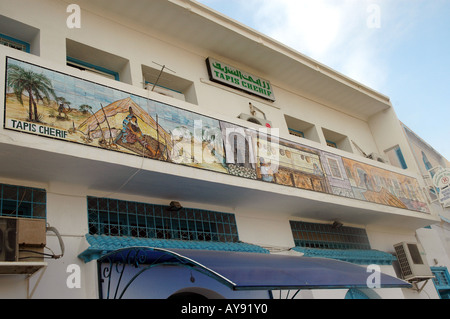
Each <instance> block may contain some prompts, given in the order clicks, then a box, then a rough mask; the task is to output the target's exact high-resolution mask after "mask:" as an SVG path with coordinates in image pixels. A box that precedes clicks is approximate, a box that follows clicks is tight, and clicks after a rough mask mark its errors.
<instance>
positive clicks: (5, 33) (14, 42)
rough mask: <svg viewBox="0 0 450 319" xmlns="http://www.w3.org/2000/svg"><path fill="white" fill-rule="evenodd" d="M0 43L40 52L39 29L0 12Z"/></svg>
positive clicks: (27, 50) (36, 52) (14, 47)
mask: <svg viewBox="0 0 450 319" xmlns="http://www.w3.org/2000/svg"><path fill="white" fill-rule="evenodd" d="M0 45H2V46H7V47H9V48H12V49H16V50H19V51H23V52H26V53H31V54H34V55H39V54H40V30H39V29H37V28H35V27H32V26H30V25H27V24H24V23H22V22H19V21H16V20H14V19H11V18H8V17H6V16H3V15H1V14H0Z"/></svg>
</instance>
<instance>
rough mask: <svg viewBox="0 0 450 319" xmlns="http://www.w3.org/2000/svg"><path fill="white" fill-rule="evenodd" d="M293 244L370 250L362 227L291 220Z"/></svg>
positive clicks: (309, 246) (320, 247)
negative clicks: (335, 225)
mask: <svg viewBox="0 0 450 319" xmlns="http://www.w3.org/2000/svg"><path fill="white" fill-rule="evenodd" d="M291 229H292V233H293V236H294V241H295V246H297V247H305V248H318V249H358V250H370V249H371V248H370V243H369V238H368V237H367V233H366V231H365V230H364V229H360V228H353V227H346V226H341V227H333V225H328V224H315V223H306V222H298V221H291Z"/></svg>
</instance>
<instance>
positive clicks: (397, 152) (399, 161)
mask: <svg viewBox="0 0 450 319" xmlns="http://www.w3.org/2000/svg"><path fill="white" fill-rule="evenodd" d="M384 153H385V154H386V155H387V157H388V158H389V162H390V163H391V164H392V165H393V166H396V167H400V168H403V169H407V168H408V165H407V164H406V161H405V157H404V156H403V152H402V150H401V148H400V146H398V145H396V146H394V147H392V148H390V149H388V150H386V151H384Z"/></svg>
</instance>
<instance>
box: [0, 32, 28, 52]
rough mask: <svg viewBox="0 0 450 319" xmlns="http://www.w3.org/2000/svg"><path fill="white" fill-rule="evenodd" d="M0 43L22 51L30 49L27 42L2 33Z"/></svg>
mask: <svg viewBox="0 0 450 319" xmlns="http://www.w3.org/2000/svg"><path fill="white" fill-rule="evenodd" d="M0 44H1V45H4V46H7V47H10V48H13V49H16V50H20V51H24V52H29V51H30V46H29V44H28V43H25V42H23V41H19V40H16V39H14V38H11V37H8V36H5V35H2V34H0Z"/></svg>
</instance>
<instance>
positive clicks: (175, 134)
mask: <svg viewBox="0 0 450 319" xmlns="http://www.w3.org/2000/svg"><path fill="white" fill-rule="evenodd" d="M5 86H6V87H5V121H4V127H5V129H11V130H16V131H21V132H26V133H30V134H36V135H41V136H46V137H50V138H55V139H59V140H65V141H68V142H74V143H79V144H83V145H88V146H94V147H100V148H103V149H108V150H111V151H118V152H124V153H128V154H133V155H136V156H143V157H146V158H151V159H155V160H161V161H166V162H169V163H174V164H179V165H187V166H190V167H195V168H199V169H206V170H211V171H214V172H219V173H224V174H230V175H234V176H237V177H241V178H248V179H253V180H259V181H261V182H267V183H275V184H279V185H285V186H287V187H296V188H301V189H305V190H310V191H316V192H322V193H328V194H333V195H336V196H343V197H349V198H354V199H357V200H363V201H368V202H374V203H379V204H383V205H388V206H394V207H399V208H404V209H409V210H414V211H419V212H424V213H428V212H429V210H428V206H427V204H426V200H425V198H424V196H423V194H422V192H421V190H420V187H419V184H418V182H417V180H415V179H413V178H410V177H408V176H404V175H401V174H397V173H393V172H391V171H388V170H383V169H380V168H377V167H375V166H371V165H368V164H364V163H361V162H358V161H355V160H351V159H348V158H343V157H341V156H338V155H335V154H333V153H328V152H324V151H322V150H318V149H313V148H311V147H307V146H304V145H300V144H297V143H293V142H290V141H287V140H280V139H278V137H275V136H272V135H270V134H268V133H267V132H265V131H256V130H253V129H249V128H245V127H241V126H237V125H235V124H231V123H227V122H224V121H221V120H218V119H214V118H210V117H206V116H204V115H201V114H197V113H193V112H188V111H185V110H182V109H180V108H177V107H174V106H171V105H167V104H164V103H160V102H157V101H154V100H151V99H149V98H146V97H142V96H137V95H133V94H130V93H127V92H123V91H120V90H116V89H113V88H109V87H106V86H103V85H100V84H97V83H93V82H90V81H87V80H83V79H79V78H75V77H73V76H70V75H66V74H62V73H60V72H56V71H52V70H49V69H46V68H43V67H40V66H37V65H32V64H29V63H26V62H22V61H18V60H16V59H12V58H7V77H6V85H5Z"/></svg>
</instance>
